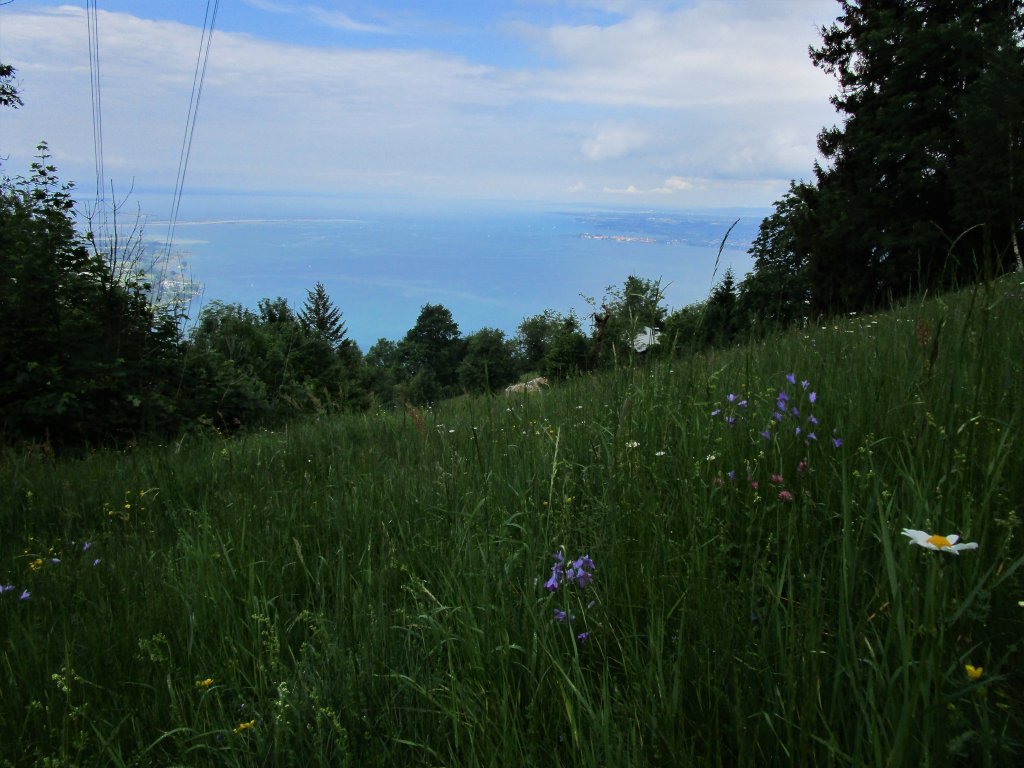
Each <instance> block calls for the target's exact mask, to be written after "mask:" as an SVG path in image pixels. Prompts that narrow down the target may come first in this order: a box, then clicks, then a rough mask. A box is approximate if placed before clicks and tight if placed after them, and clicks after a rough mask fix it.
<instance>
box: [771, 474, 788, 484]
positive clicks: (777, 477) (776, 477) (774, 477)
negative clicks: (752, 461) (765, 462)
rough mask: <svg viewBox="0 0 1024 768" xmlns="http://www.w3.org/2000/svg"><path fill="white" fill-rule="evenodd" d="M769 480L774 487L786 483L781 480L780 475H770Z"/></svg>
mask: <svg viewBox="0 0 1024 768" xmlns="http://www.w3.org/2000/svg"><path fill="white" fill-rule="evenodd" d="M771 480H772V482H773V483H775V485H782V484H783V483H784V482H786V481H785V480H784V479H783V477H782V475H772V477H771Z"/></svg>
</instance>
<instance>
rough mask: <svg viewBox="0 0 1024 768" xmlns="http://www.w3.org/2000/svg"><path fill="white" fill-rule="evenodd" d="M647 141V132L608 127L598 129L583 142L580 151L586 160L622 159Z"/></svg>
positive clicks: (633, 128) (625, 127)
mask: <svg viewBox="0 0 1024 768" xmlns="http://www.w3.org/2000/svg"><path fill="white" fill-rule="evenodd" d="M648 141H649V137H648V135H647V132H646V131H644V130H640V129H637V128H635V127H631V126H620V125H609V126H605V127H603V128H598V129H597V130H596V132H595V133H594V134H593V135H592V136H590V137H588V138H586V139H585V140H584V141H583V144H582V146H581V150H582V151H583V154H584V156H585V157H586V158H587V159H588V160H608V159H612V158H618V157H623V156H625V155H628V154H630V153H632V152H633V151H634V150H637V149H640V148H642V147H643V146H644V145H645V144H647V142H648Z"/></svg>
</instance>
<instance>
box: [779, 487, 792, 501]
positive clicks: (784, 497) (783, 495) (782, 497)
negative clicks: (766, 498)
mask: <svg viewBox="0 0 1024 768" xmlns="http://www.w3.org/2000/svg"><path fill="white" fill-rule="evenodd" d="M793 498H794V497H793V494H792V493H791V492H790V491H787V490H785V489H783V490H781V491H779V501H793Z"/></svg>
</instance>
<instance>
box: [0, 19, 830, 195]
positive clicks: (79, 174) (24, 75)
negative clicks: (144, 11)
mask: <svg viewBox="0 0 1024 768" xmlns="http://www.w3.org/2000/svg"><path fill="white" fill-rule="evenodd" d="M247 2H248V3H249V4H250V5H253V6H254V7H260V8H262V9H264V10H273V11H277V12H282V13H293V14H300V13H301V14H304V15H306V17H307V18H310V17H312V16H316V15H317V14H320V15H321V18H322V20H324V21H326V20H327V18H326V16H324V14H328V13H333V14H335V15H333V16H332V17H331V20H332V21H333V22H334V23H336V24H337V25H339V26H340V27H344V28H345V29H346V30H348V31H352V32H358V33H366V34H380V33H383V32H388V31H391V30H392V28H391V27H387V26H378V25H377V24H375V23H369V22H368V21H367V20H366V19H362V18H358V17H357V16H353V15H344V14H340V15H339V12H336V11H328V10H325V8H326V4H324V5H310V4H299V3H296V4H286V3H284V2H276V1H275V0H247ZM586 4H590V5H592V6H601V5H607V6H608V7H607V8H606V10H611V11H614V12H616V13H619V14H623V16H622V18H621V19H620V20H619V21H617V22H616V23H613V24H610V25H608V26H603V27H599V26H586V25H577V26H560V27H551V28H543V27H540V26H537V25H532V26H530V25H523V24H520V25H518V26H517V27H515V29H516V33H517V34H518V35H520V36H521V37H524V38H526V39H529V40H530V41H532V43H533V44H534V45H535V46H536V47H537V49H538V50H539V52H540V53H541V54H542V56H543V57H546V58H542V59H541V61H543V62H545V63H544V64H536V63H529V62H527V63H520V64H519V65H517V66H511V65H508V66H505V67H497V66H485V65H482V64H480V63H477V62H476V61H474V59H473V58H471V57H470V56H469V55H467V56H457V55H452V54H448V53H441V52H435V51H431V50H428V49H426V48H424V49H419V50H400V49H396V48H382V47H370V48H359V49H353V48H343V47H331V46H328V45H323V44H321V45H317V46H304V45H296V44H285V43H281V42H276V41H272V40H269V39H263V38H257V37H254V36H251V35H247V34H242V33H234V32H225V31H217V32H216V33H215V35H214V38H213V44H212V48H211V53H210V59H209V66H208V68H207V75H206V81H205V85H204V90H203V99H202V104H201V105H200V109H199V116H198V122H197V125H196V133H195V138H194V141H193V145H192V155H191V159H190V163H189V169H188V178H187V180H186V189H190V188H193V189H194V188H221V189H225V188H227V189H233V190H241V191H247V192H256V191H262V192H268V193H269V192H274V191H285V192H290V193H300V192H301V193H308V194H324V195H326V194H335V193H339V194H362V193H387V192H401V193H410V194H413V193H414V194H424V195H438V196H440V195H445V196H449V195H450V196H463V197H473V196H492V197H534V198H537V197H547V198H557V197H559V196H560V195H564V194H566V192H567V191H568V192H570V193H571V194H573V195H574V196H577V197H585V196H591V197H596V196H599V195H600V194H601V192H600V190H605V191H606V192H607V193H609V194H626V195H633V196H638V197H639V196H643V195H660V196H662V197H666V196H670V197H671V198H672V199H673V200H674V201H679V202H680V203H682V202H683V201H690V202H693V201H697V202H701V201H702V198H699V194H712V193H715V194H719V193H720V194H722V195H727V194H728V190H729V189H732V190H734V191H736V194H742V195H745V196H746V197H744V199H743V201H742V203H743V204H767V203H768V202H770V200H772V199H774V197H775V196H777V194H778V193H779V192H781V190H784V188H785V185H786V183H787V182H788V180H789V179H790V178H793V177H799V176H800V175H801V174H803V175H806V174H808V173H809V172H810V168H811V165H812V163H813V160H814V157H815V146H814V137H815V134H816V132H817V131H818V130H819V129H820V128H821V127H822V126H823V125H825V124H827V123H829V122H831V121H832V119H833V118H832V117H831V116H832V114H833V113H832V109H831V107H830V105H829V104H828V101H827V99H828V95H829V93H830V86H829V82H830V81H829V79H828V78H827V77H825V76H823V75H822V74H821V73H820V72H817V71H816V70H814V69H813V67H811V66H810V63H809V61H808V60H807V55H806V48H807V45H808V44H810V43H813V42H814V41H815V37H816V35H815V33H814V30H813V28H812V25H811V21H810V19H811V18H817V19H818V23H825V22H826V21H828V20H830V18H831V16H832V15H834V12H833V9H832V8H831V2H830V0H827V1H826V0H815V2H813V3H812V2H784V1H783V0H779V1H778V2H773V3H771V8H772V13H769V12H767V11H765V10H763V9H761V6H760V5H759V4H758V3H756V2H753V1H752V0H743V1H741V2H728V3H727V2H703V3H702V2H698V3H697V4H696V5H693V6H690V7H686V8H683V9H681V10H680V9H678V8H676V7H675V5H674V4H667V3H657V2H634V1H633V0H623V2H615V1H614V0H612V1H611V2H609V3H602V2H601V1H600V0H593V2H590V3H586ZM612 6H614V7H612ZM825 7H828V11H827V12H823V11H822V8H825ZM673 8H675V9H673ZM373 21H374V22H375V21H377V20H376V19H373ZM99 29H100V43H101V59H102V70H101V78H102V87H103V91H102V97H103V101H102V108H103V128H104V147H105V152H106V169H107V171H108V174H109V175H111V176H113V177H114V180H115V181H116V182H117V185H118V187H119V188H121V189H123V188H126V187H127V186H128V185H129V184H131V181H132V179H133V178H134V179H135V181H136V186H137V187H155V188H163V189H167V190H168V191H169V190H170V189H171V188H172V187H173V183H174V178H175V173H176V168H177V163H178V157H179V152H180V149H181V142H182V135H183V133H184V128H185V118H186V115H187V113H188V106H189V95H190V93H191V88H192V82H193V76H194V73H195V67H196V55H197V53H198V50H199V42H200V30H199V29H198V28H197V27H190V26H186V25H183V24H178V23H174V22H167V21H151V20H146V19H141V18H137V17H134V16H131V15H128V14H123V13H111V12H102V11H101V12H100V23H99ZM368 39H372V38H368ZM395 39H398V38H394V37H390V38H386V39H385V41H387V40H395ZM2 42H3V46H4V48H3V55H4V58H5V61H7V60H10V63H12V64H14V65H15V66H16V67H17V68H18V77H19V81H20V83H21V86H22V95H23V97H24V98H25V102H26V103H25V107H24V108H22V109H20V110H17V111H16V112H14V111H11V110H5V111H3V112H0V129H2V130H0V135H2V136H3V147H2V151H3V154H5V155H8V154H9V155H10V156H11V159H10V161H9V162H7V163H6V164H5V167H6V168H9V169H12V170H13V171H14V172H17V170H20V169H22V168H27V165H28V160H27V158H28V157H29V156H30V155H31V153H32V147H34V145H35V143H36V142H37V141H38V140H39V139H40V138H46V139H47V140H48V141H49V142H50V146H51V148H52V151H53V154H54V159H55V161H56V162H57V164H58V166H59V167H60V169H61V172H62V175H63V176H64V177H65V178H71V179H77V180H78V181H79V183H80V185H81V186H82V187H88V186H89V179H90V178H91V174H92V160H93V146H92V133H91V103H90V96H89V94H90V88H89V59H88V50H87V45H86V43H87V38H86V35H85V15H84V11H83V10H82V9H81V8H79V7H73V6H66V7H62V8H60V9H51V10H46V11H40V10H34V9H33V10H32V11H28V10H18V5H17V4H15V5H13V6H11V7H10V8H5V9H4V15H3V38H2ZM697 180H700V181H699V182H698V181H697ZM722 180H725V181H723V182H722V183H719V181H722ZM765 189H768V191H767V192H766V191H765ZM766 194H767V195H768V196H769V197H768V200H764V199H762V198H763V196H764V195H766ZM751 196H754V198H753V199H751ZM757 196H761V197H757Z"/></svg>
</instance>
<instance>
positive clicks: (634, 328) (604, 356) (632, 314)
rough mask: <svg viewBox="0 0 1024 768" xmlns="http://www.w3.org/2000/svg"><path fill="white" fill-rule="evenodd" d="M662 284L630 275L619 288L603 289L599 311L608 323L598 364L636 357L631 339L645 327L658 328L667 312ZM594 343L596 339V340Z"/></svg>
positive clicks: (610, 363) (607, 363) (602, 339)
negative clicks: (603, 297)
mask: <svg viewBox="0 0 1024 768" xmlns="http://www.w3.org/2000/svg"><path fill="white" fill-rule="evenodd" d="M664 301H665V292H664V290H663V289H662V287H661V282H660V281H657V280H648V279H646V278H641V277H637V276H636V275H630V276H629V277H627V278H626V281H625V283H623V286H622V288H615V287H613V286H609V287H608V288H607V289H606V295H605V300H604V302H603V303H602V310H603V312H604V314H606V315H607V317H608V321H607V323H606V324H605V325H604V329H603V337H602V338H601V348H600V360H599V361H598V362H599V363H600V364H601V365H613V364H615V363H616V362H625V361H627V360H630V359H631V358H632V357H633V356H634V355H635V354H636V352H635V350H634V349H633V339H634V338H635V337H636V335H637V334H638V333H641V332H642V331H643V329H644V328H645V327H650V328H654V329H660V328H661V326H662V323H663V322H664V320H665V317H666V316H667V315H668V310H667V308H666V307H665V306H664ZM595 341H596V340H595Z"/></svg>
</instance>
